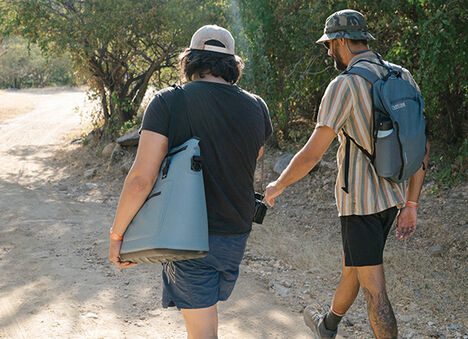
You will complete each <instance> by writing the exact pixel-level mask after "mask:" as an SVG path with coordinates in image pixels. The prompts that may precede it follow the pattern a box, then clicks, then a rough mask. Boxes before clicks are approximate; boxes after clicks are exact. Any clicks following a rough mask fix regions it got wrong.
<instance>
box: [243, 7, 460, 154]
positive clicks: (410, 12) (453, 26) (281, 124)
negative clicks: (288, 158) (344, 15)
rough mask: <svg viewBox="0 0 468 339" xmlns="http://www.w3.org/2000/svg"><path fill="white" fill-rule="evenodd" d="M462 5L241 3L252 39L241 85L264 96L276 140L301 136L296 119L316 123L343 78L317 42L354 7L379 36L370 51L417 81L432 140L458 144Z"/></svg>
mask: <svg viewBox="0 0 468 339" xmlns="http://www.w3.org/2000/svg"><path fill="white" fill-rule="evenodd" d="M464 4H465V1H464V0H452V1H445V0H430V1H429V0H388V1H375V0H372V1H370V0H360V1H339V0H336V1H335V0H330V1H323V0H322V1H313V2H311V1H308V2H305V1H300V0H257V1H253V2H252V1H247V0H240V1H239V7H240V13H241V18H242V22H243V27H244V31H245V36H246V38H247V41H248V51H247V53H246V56H247V58H246V59H247V68H246V76H245V77H244V79H243V82H242V85H244V86H245V87H247V88H248V89H251V90H253V91H255V92H257V93H259V94H260V95H262V96H263V97H264V98H265V99H266V101H267V103H268V105H269V107H270V110H271V115H272V120H273V123H274V126H275V129H276V132H277V137H278V138H280V139H290V140H291V139H297V138H298V135H297V132H298V131H297V125H298V122H300V121H313V120H314V119H315V115H316V113H317V110H318V107H319V104H320V100H321V97H322V95H323V92H324V90H325V88H326V86H327V84H328V82H329V81H330V80H331V79H332V78H333V77H335V76H336V75H337V74H338V72H337V71H335V70H334V69H333V62H332V60H331V59H330V58H329V57H328V56H327V54H326V51H325V49H324V48H323V47H321V46H318V45H317V44H316V43H315V41H316V40H317V39H318V38H319V37H320V36H321V33H322V31H323V25H324V23H325V19H326V18H327V17H328V16H329V15H330V14H331V13H333V12H335V11H337V10H340V9H345V8H352V9H356V10H358V11H360V12H362V13H363V14H364V15H365V16H366V18H367V21H368V24H369V26H370V31H371V32H372V34H373V35H374V36H375V37H376V38H377V40H376V41H375V42H371V44H370V47H371V48H372V49H375V50H377V51H378V52H380V53H381V54H382V55H383V56H384V58H385V59H387V60H389V61H391V62H395V63H398V64H401V65H402V66H404V67H406V68H408V69H409V70H410V71H411V73H412V74H413V76H414V78H415V79H416V81H417V82H418V84H419V86H420V88H421V91H422V94H423V97H424V99H425V103H426V106H425V112H426V115H427V117H428V118H429V120H430V122H431V125H432V132H433V136H432V138H433V139H435V140H438V141H440V142H444V143H449V144H453V145H459V144H460V143H461V142H463V140H464V139H465V138H466V136H465V135H466V129H467V119H466V111H467V106H468V82H467V76H466V74H467V62H468V56H467V49H466V45H467V43H468V41H467V39H468V34H466V28H465V27H466V21H467V18H468V15H467V10H466V4H465V5H464ZM291 130H293V133H291ZM309 133H310V131H309Z"/></svg>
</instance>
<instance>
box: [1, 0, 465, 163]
mask: <svg viewBox="0 0 468 339" xmlns="http://www.w3.org/2000/svg"><path fill="white" fill-rule="evenodd" d="M51 4H52V5H51ZM344 8H352V9H356V10H359V11H360V12H362V13H363V14H364V15H365V16H366V18H367V21H368V24H369V26H370V31H371V33H372V34H373V35H374V36H375V37H376V38H377V40H376V41H374V42H371V44H370V47H371V48H372V49H374V50H376V51H378V52H379V53H381V54H382V55H383V56H384V58H385V59H387V60H389V61H391V62H394V63H397V64H401V65H402V66H404V67H406V68H407V69H409V70H410V71H411V73H412V74H413V76H414V78H415V80H416V81H417V82H418V84H419V86H420V88H421V90H422V93H423V97H424V99H425V102H426V109H425V111H426V115H427V116H428V118H429V120H430V122H431V126H432V128H431V130H432V139H433V140H438V141H439V142H440V143H441V144H442V145H447V144H448V145H452V146H453V148H455V150H456V151H455V153H456V154H458V155H460V154H461V155H462V157H463V159H466V148H467V147H466V143H467V142H466V135H467V129H468V127H467V119H466V112H467V107H468V81H467V75H466V74H467V63H468V56H467V49H466V46H467V43H468V41H467V40H468V38H467V36H468V32H467V30H466V22H467V21H468V14H467V6H466V1H465V0H448V1H447V0H386V1H382V0H372V1H370V0H358V1H349V0H308V1H301V0H254V1H250V0H201V1H195V0H185V1H183V0H174V1H169V0H157V1H149V0H138V1H132V2H129V1H126V0H109V1H105V2H101V1H93V0H82V1H71V0H50V1H45V0H28V1H25V0H5V1H4V2H2V4H0V18H2V20H1V21H0V29H2V30H3V32H4V35H7V34H17V35H20V36H23V37H24V38H26V39H28V40H29V41H31V42H37V43H38V44H39V46H40V47H41V49H42V51H43V52H46V53H48V55H58V56H61V55H62V54H63V52H67V53H69V55H70V56H71V58H72V60H73V69H74V70H75V71H77V72H78V73H79V74H80V75H81V76H82V77H84V78H85V79H86V80H87V81H88V83H89V84H90V86H91V88H92V89H93V90H94V91H95V94H96V96H97V97H98V98H100V99H101V101H102V112H101V116H102V118H104V120H105V123H106V125H108V126H110V125H111V123H114V124H115V126H111V127H112V128H116V129H118V128H120V126H122V125H123V124H126V123H127V124H128V121H134V116H135V114H136V113H137V111H138V110H139V109H141V107H140V105H141V96H142V95H144V93H145V92H146V88H147V86H150V85H154V86H156V87H157V88H160V87H164V86H166V85H168V84H170V83H173V82H174V81H176V79H177V76H178V74H177V69H176V64H177V54H178V53H179V52H180V51H181V50H183V48H185V47H186V46H187V45H188V43H189V41H190V36H191V35H192V33H193V32H194V31H195V30H196V29H197V28H198V27H200V26H202V25H204V24H208V23H215V24H218V25H222V26H225V27H227V28H228V29H230V30H231V31H232V32H233V35H234V36H235V38H236V43H237V51H238V54H240V55H241V56H242V57H243V59H244V61H245V62H246V69H245V72H244V76H243V78H242V79H241V83H240V85H241V86H242V87H245V88H246V89H247V90H250V91H252V92H255V93H258V94H260V95H261V96H262V97H264V98H265V100H266V102H267V103H268V105H269V107H270V112H271V117H272V121H273V123H274V127H275V131H276V135H275V136H276V138H275V141H276V144H277V145H278V146H280V147H284V146H285V145H287V144H291V143H293V144H294V143H295V144H302V143H303V142H305V140H306V139H307V138H308V136H309V135H310V132H311V128H312V127H313V122H314V119H315V115H316V112H317V110H318V107H319V105H320V100H321V97H322V95H323V92H324V90H325V88H326V86H327V84H328V83H329V81H330V80H331V79H332V78H333V77H335V76H336V75H337V74H338V73H337V71H335V70H334V69H333V62H332V60H331V59H330V58H329V57H328V56H327V55H326V51H325V49H324V48H323V47H322V46H321V45H317V44H316V43H315V41H316V40H317V38H318V37H320V35H321V33H322V30H323V25H324V22H325V19H326V18H327V17H328V16H329V15H330V14H331V13H333V12H334V11H337V10H340V9H344ZM2 26H3V27H2ZM155 46H160V47H161V48H160V50H156V48H154V47H155ZM155 62H158V64H157V67H154V69H151V67H152V65H153V66H154V65H155ZM93 63H95V64H96V63H98V64H99V65H100V67H101V68H100V71H102V72H101V73H102V74H98V73H99V72H96V67H95V66H96V65H94V66H93ZM44 67H46V65H44ZM148 72H149V73H150V74H149V73H148ZM148 74H149V81H148V82H147V83H145V84H143V85H141V84H140V83H139V82H138V81H134V82H132V83H130V84H129V79H139V77H141V76H143V75H148ZM138 86H140V87H138ZM112 128H111V130H112Z"/></svg>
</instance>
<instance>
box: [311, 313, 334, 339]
mask: <svg viewBox="0 0 468 339" xmlns="http://www.w3.org/2000/svg"><path fill="white" fill-rule="evenodd" d="M324 319H325V314H319V313H318V312H316V311H315V310H314V309H313V308H312V307H310V306H307V307H306V308H305V310H304V322H305V324H306V325H307V326H308V327H309V328H310V329H311V330H312V332H313V333H314V338H315V339H334V338H335V337H336V333H337V331H336V330H335V331H330V330H329V329H327V328H326V327H325V322H324Z"/></svg>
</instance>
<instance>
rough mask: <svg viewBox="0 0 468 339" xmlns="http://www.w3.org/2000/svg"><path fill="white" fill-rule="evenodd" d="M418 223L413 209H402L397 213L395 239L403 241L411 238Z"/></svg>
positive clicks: (416, 213) (415, 210) (416, 214)
mask: <svg viewBox="0 0 468 339" xmlns="http://www.w3.org/2000/svg"><path fill="white" fill-rule="evenodd" d="M417 221H418V212H417V209H416V208H415V207H409V206H406V207H403V208H402V209H401V210H400V212H399V213H398V217H397V229H396V238H397V239H400V240H405V239H407V238H409V237H410V236H412V235H413V234H414V232H415V231H416V223H417Z"/></svg>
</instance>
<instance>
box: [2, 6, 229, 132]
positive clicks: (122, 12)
mask: <svg viewBox="0 0 468 339" xmlns="http://www.w3.org/2000/svg"><path fill="white" fill-rule="evenodd" d="M6 3H7V8H8V9H9V10H10V11H12V12H13V13H15V17H14V20H13V21H12V22H10V27H12V30H13V31H14V32H16V33H18V34H20V35H22V36H24V37H25V38H27V39H29V40H30V41H32V42H35V43H37V44H38V45H39V46H40V48H41V49H42V50H43V51H44V52H45V53H48V54H50V53H54V54H60V53H62V52H64V51H66V52H68V53H69V54H70V55H71V57H72V60H73V63H74V66H75V69H76V70H77V71H78V72H79V73H80V74H81V76H82V77H83V78H84V79H86V80H87V81H88V83H89V84H90V86H91V88H92V89H93V90H95V91H96V93H97V94H98V96H99V98H100V101H101V104H102V118H103V119H104V121H105V124H106V126H107V127H108V129H107V130H108V132H110V133H113V131H115V130H116V129H117V128H118V127H119V125H122V124H123V123H124V122H126V121H129V120H131V119H132V118H133V117H134V115H135V114H136V112H137V111H138V109H139V107H140V105H141V102H142V99H143V97H144V95H145V93H146V90H147V88H148V85H149V83H150V80H151V79H152V77H153V75H154V74H155V73H159V74H161V72H162V71H163V70H164V69H166V68H173V66H174V62H175V56H176V55H177V54H178V52H180V48H181V46H185V45H186V44H187V41H189V38H190V35H191V34H192V33H193V31H194V29H196V28H197V26H199V25H200V22H201V21H203V20H204V18H205V19H209V18H210V17H211V18H213V17H215V15H216V14H217V8H218V4H222V1H214V2H213V3H211V2H210V1H195V0H157V1H155V0H135V1H128V0H106V1H96V0H6Z"/></svg>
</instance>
